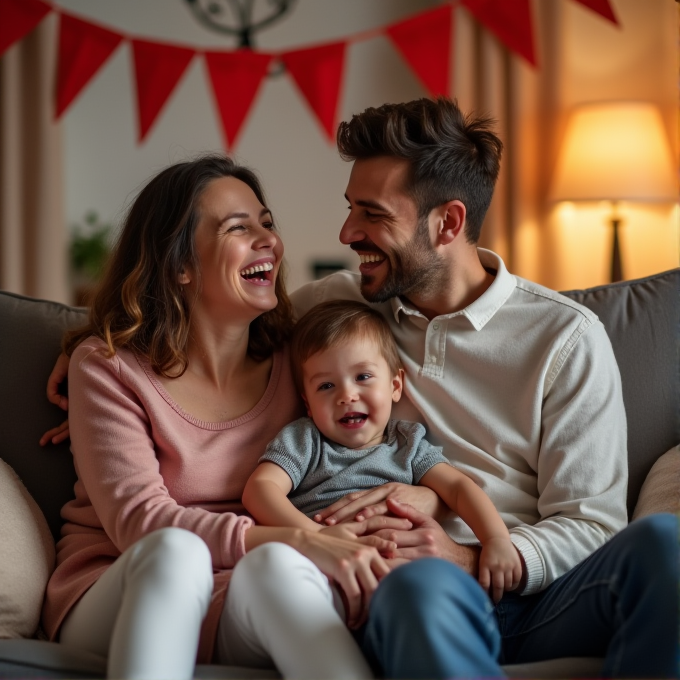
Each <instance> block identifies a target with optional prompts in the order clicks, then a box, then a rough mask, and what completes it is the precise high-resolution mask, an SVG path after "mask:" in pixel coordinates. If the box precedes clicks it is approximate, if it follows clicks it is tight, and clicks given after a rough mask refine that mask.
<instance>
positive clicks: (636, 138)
mask: <svg viewBox="0 0 680 680" xmlns="http://www.w3.org/2000/svg"><path fill="white" fill-rule="evenodd" d="M677 196H678V188H677V170H676V168H675V164H674V162H673V158H672V155H671V150H670V147H669V144H668V141H667V138H666V134H665V131H664V127H663V121H662V119H661V115H660V113H659V111H658V109H657V108H656V107H655V106H653V105H652V104H649V103H645V102H606V103H599V104H586V105H582V106H579V107H578V108H577V109H575V110H574V112H573V113H572V115H571V117H570V119H569V121H568V123H567V129H566V134H565V137H564V143H563V145H562V148H561V150H560V154H559V156H558V161H557V168H556V172H555V175H554V178H553V182H552V186H551V188H550V192H549V195H548V198H549V200H551V201H610V202H611V205H612V212H611V225H612V232H613V236H612V239H613V245H612V263H611V280H612V281H621V280H622V279H623V272H622V267H621V252H620V249H619V225H620V223H621V218H620V217H619V213H618V207H617V204H618V202H619V201H640V202H661V201H669V202H670V201H676V200H677Z"/></svg>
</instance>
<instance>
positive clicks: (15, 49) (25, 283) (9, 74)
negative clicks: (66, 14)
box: [0, 14, 70, 302]
mask: <svg viewBox="0 0 680 680" xmlns="http://www.w3.org/2000/svg"><path fill="white" fill-rule="evenodd" d="M54 21H55V15H53V14H51V15H48V16H47V17H46V18H45V19H44V20H43V21H42V22H41V23H40V25H39V26H38V27H37V28H36V29H35V30H34V31H33V32H32V33H30V34H29V35H28V36H27V37H26V38H24V39H23V40H22V41H20V42H19V43H15V44H14V45H13V46H12V47H11V48H10V49H9V50H8V51H7V52H5V54H4V55H3V56H2V57H0V289H2V290H8V291H12V292H15V293H21V294H23V295H30V296H32V297H39V298H47V299H50V300H59V301H63V302H69V301H70V293H69V288H68V281H67V232H66V227H65V220H64V208H63V206H64V199H63V182H62V173H63V167H62V141H61V129H60V125H59V124H58V123H55V122H54V119H53V117H54V114H53V111H54V105H53V100H54V96H53V93H54V76H55V73H54V72H55V63H54V59H55V56H54V55H55V54H56V50H55V47H56V46H55V44H54V42H55V40H56V30H55V26H54Z"/></svg>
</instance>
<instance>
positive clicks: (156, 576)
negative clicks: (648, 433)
mask: <svg viewBox="0 0 680 680" xmlns="http://www.w3.org/2000/svg"><path fill="white" fill-rule="evenodd" d="M212 584H213V578H212V561H211V558H210V552H209V550H208V548H207V546H206V545H205V543H204V542H203V541H202V540H201V539H200V538H199V537H198V536H196V534H193V533H191V532H190V531H186V530H184V529H177V528H168V529H160V530H158V531H154V532H153V533H151V534H149V535H148V536H145V537H144V538H143V539H141V540H140V541H138V542H137V543H135V544H134V545H133V546H131V547H130V548H129V549H128V550H126V551H125V552H124V553H123V554H122V555H121V556H120V557H119V558H118V559H117V560H116V561H115V563H114V564H113V565H112V566H111V567H110V568H109V569H108V570H107V571H106V572H105V573H104V575H103V576H102V577H101V578H100V579H99V580H98V581H97V582H96V583H95V584H94V585H93V586H92V587H91V588H90V589H89V590H88V591H87V592H86V593H85V595H83V597H82V598H81V599H80V601H79V602H78V604H76V606H75V607H74V609H73V610H72V611H71V613H70V614H69V615H68V617H67V618H66V620H65V621H64V623H63V624H62V627H61V634H60V641H61V643H62V644H64V645H69V646H71V647H78V648H80V649H86V650H88V651H90V652H93V653H95V654H99V655H101V656H106V657H108V667H107V675H108V677H110V678H149V679H154V680H164V679H165V678H172V679H179V678H191V677H193V672H194V665H195V663H196V649H197V647H198V636H199V633H200V629H201V623H202V621H203V618H204V617H205V614H206V612H207V611H208V605H209V604H210V597H211V594H212Z"/></svg>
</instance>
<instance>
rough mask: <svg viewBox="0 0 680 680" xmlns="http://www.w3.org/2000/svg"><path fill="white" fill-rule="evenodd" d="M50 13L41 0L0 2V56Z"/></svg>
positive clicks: (49, 8)
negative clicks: (0, 18) (0, 19)
mask: <svg viewBox="0 0 680 680" xmlns="http://www.w3.org/2000/svg"><path fill="white" fill-rule="evenodd" d="M51 11H52V8H51V7H50V6H49V5H47V4H46V3H44V2H42V0H0V17H2V21H0V54H2V53H3V52H4V51H5V50H6V49H7V48H8V47H10V46H11V45H13V44H14V43H15V42H16V41H17V40H21V39H22V38H23V37H24V36H25V35H27V34H28V33H30V32H31V31H32V30H33V29H34V28H35V27H36V26H37V25H38V24H39V23H40V22H41V21H42V19H43V17H45V15H46V14H49V13H50V12H51Z"/></svg>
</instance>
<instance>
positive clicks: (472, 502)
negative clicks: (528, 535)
mask: <svg viewBox="0 0 680 680" xmlns="http://www.w3.org/2000/svg"><path fill="white" fill-rule="evenodd" d="M419 484H422V485H424V486H427V487H429V488H430V489H432V490H433V491H436V492H437V494H438V495H439V496H440V498H441V499H442V500H443V501H444V502H445V503H446V504H447V505H448V506H449V508H451V510H453V512H455V513H456V514H457V515H459V516H460V518H461V519H462V520H463V521H464V522H465V523H466V524H467V525H468V526H469V527H470V528H471V529H472V531H474V532H475V536H477V538H478V539H479V542H480V543H481V544H482V552H481V555H480V557H479V584H480V585H481V586H482V588H484V590H486V591H487V592H488V591H489V590H491V595H492V598H493V601H494V602H498V601H499V600H500V599H501V597H503V591H504V590H513V589H515V588H516V587H517V586H518V585H519V582H520V579H521V578H522V563H521V560H520V557H519V553H518V551H517V549H516V548H515V546H514V545H513V543H512V541H511V540H510V534H509V533H508V529H507V527H506V526H505V523H504V522H503V520H502V519H501V516H500V515H499V514H498V512H497V511H496V508H495V507H494V505H493V503H492V502H491V499H490V498H489V497H488V496H487V495H486V494H485V493H484V491H482V489H480V488H479V486H477V484H475V482H473V481H472V479H470V478H469V477H468V476H467V475H465V474H463V473H462V472H461V471H460V470H457V469H456V468H454V467H451V466H450V465H447V464H446V463H438V464H437V465H435V466H434V467H433V468H431V469H430V470H428V471H427V472H426V473H425V474H424V475H423V476H422V478H421V479H420V482H419Z"/></svg>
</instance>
